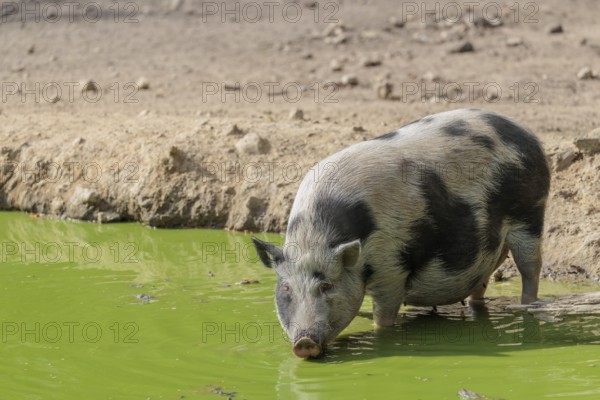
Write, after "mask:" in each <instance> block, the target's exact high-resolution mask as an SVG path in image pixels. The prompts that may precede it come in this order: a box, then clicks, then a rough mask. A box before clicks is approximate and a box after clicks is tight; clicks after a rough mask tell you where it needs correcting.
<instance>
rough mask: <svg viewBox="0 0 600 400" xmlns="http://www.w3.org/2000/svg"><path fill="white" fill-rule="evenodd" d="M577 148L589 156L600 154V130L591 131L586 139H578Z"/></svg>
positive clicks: (576, 141)
mask: <svg viewBox="0 0 600 400" xmlns="http://www.w3.org/2000/svg"><path fill="white" fill-rule="evenodd" d="M575 146H577V148H578V149H579V150H580V151H581V152H582V153H583V154H586V155H588V156H593V155H594V154H598V153H600V128H596V129H594V130H593V131H590V132H589V133H588V134H587V135H586V136H585V137H581V138H578V139H576V140H575Z"/></svg>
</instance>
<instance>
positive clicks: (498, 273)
mask: <svg viewBox="0 0 600 400" xmlns="http://www.w3.org/2000/svg"><path fill="white" fill-rule="evenodd" d="M502 279H504V273H503V272H502V271H501V270H497V271H496V272H494V281H496V282H501V281H502Z"/></svg>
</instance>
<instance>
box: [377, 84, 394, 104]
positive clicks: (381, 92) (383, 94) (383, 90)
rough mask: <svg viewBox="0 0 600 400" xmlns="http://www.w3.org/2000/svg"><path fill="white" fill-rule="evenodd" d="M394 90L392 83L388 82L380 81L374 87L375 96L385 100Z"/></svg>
mask: <svg viewBox="0 0 600 400" xmlns="http://www.w3.org/2000/svg"><path fill="white" fill-rule="evenodd" d="M393 90H394V85H392V84H391V83H390V82H381V83H380V84H378V85H377V86H376V87H375V91H376V93H377V98H379V99H383V100H387V99H389V98H391V97H392V91H393Z"/></svg>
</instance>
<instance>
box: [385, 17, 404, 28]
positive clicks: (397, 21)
mask: <svg viewBox="0 0 600 400" xmlns="http://www.w3.org/2000/svg"><path fill="white" fill-rule="evenodd" d="M389 22H390V24H391V25H392V26H393V27H394V28H404V25H406V21H402V20H400V19H398V17H394V16H392V17H390V19H389Z"/></svg>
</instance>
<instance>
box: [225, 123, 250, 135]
mask: <svg viewBox="0 0 600 400" xmlns="http://www.w3.org/2000/svg"><path fill="white" fill-rule="evenodd" d="M245 133H246V132H244V131H243V130H241V129H240V128H239V127H238V126H237V125H236V124H233V125H231V126H230V127H229V128H227V130H226V131H225V136H238V135H240V136H241V135H243V134H245Z"/></svg>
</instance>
